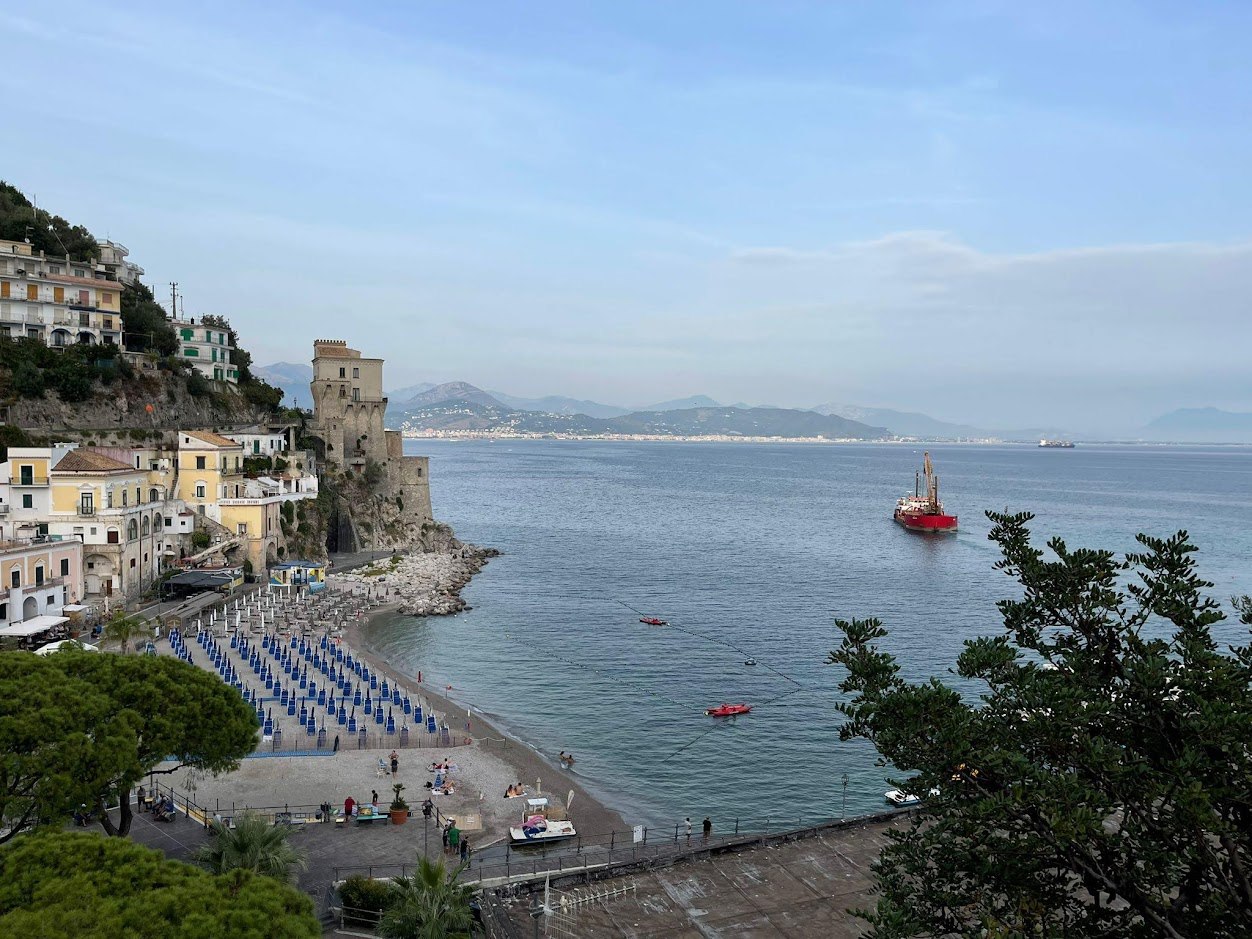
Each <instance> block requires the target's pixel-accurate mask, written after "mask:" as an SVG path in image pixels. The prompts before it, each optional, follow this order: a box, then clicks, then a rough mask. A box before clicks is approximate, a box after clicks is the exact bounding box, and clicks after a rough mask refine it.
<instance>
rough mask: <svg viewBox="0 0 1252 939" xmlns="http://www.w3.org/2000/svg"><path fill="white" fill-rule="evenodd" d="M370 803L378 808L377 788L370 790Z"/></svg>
mask: <svg viewBox="0 0 1252 939" xmlns="http://www.w3.org/2000/svg"><path fill="white" fill-rule="evenodd" d="M370 805H372V806H374V808H378V790H377V789H371V790H370Z"/></svg>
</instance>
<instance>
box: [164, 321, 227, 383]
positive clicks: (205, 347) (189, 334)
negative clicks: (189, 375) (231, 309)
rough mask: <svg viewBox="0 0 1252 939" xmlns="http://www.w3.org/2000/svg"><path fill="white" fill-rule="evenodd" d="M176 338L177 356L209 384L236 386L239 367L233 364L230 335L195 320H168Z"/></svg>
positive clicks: (220, 329) (216, 327) (218, 328)
mask: <svg viewBox="0 0 1252 939" xmlns="http://www.w3.org/2000/svg"><path fill="white" fill-rule="evenodd" d="M170 325H171V326H173V327H174V332H175V333H176V334H177V335H178V343H179V345H178V355H179V357H180V358H181V359H182V360H183V361H184V362H190V363H191V364H192V365H194V366H195V367H196V371H198V372H199V373H200V374H201V375H203V376H204V377H205V378H208V379H210V380H211V381H226V382H230V383H231V384H232V385H235V384H238V383H239V368H238V366H236V365H235V347H234V346H232V345H231V344H230V333H228V332H227V331H226V330H224V329H222V328H220V327H218V326H206V325H204V323H203V322H201V323H197V322H196V321H195V319H194V318H193V319H189V320H170Z"/></svg>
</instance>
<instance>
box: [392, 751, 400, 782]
mask: <svg viewBox="0 0 1252 939" xmlns="http://www.w3.org/2000/svg"><path fill="white" fill-rule="evenodd" d="M390 759H391V775H392V776H395V775H396V774H397V773H399V772H400V754H398V753H396V751H395V750H392V751H391V757H390Z"/></svg>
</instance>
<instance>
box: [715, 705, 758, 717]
mask: <svg viewBox="0 0 1252 939" xmlns="http://www.w3.org/2000/svg"><path fill="white" fill-rule="evenodd" d="M751 710H752V705H750V704H719V705H718V706H717V707H715V708H709V709H708V710H707V711H705V712H704V713H705V714H707V715H708V716H709V717H734V716H735V715H736V714H747V713H748V712H749V711H751Z"/></svg>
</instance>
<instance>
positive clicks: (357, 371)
mask: <svg viewBox="0 0 1252 939" xmlns="http://www.w3.org/2000/svg"><path fill="white" fill-rule="evenodd" d="M352 377H353V378H360V377H361V370H360V369H359V368H354V369H353V370H352Z"/></svg>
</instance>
